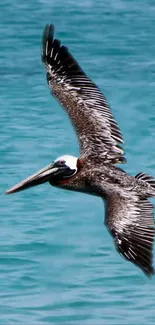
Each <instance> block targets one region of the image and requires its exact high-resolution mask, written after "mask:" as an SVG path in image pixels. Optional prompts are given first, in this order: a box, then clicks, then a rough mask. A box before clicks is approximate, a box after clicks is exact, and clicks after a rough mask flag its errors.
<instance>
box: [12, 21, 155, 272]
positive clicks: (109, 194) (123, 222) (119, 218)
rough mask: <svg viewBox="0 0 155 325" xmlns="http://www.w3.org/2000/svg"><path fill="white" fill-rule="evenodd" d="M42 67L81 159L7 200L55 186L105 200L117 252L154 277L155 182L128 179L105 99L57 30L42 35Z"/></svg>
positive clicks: (51, 170)
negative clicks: (36, 188) (30, 190)
mask: <svg viewBox="0 0 155 325" xmlns="http://www.w3.org/2000/svg"><path fill="white" fill-rule="evenodd" d="M42 62H43V64H44V66H45V70H46V76H47V82H48V85H49V88H50V91H51V93H52V95H53V96H54V97H55V98H56V99H57V100H58V101H59V103H60V104H61V105H62V106H63V107H64V108H65V110H66V112H67V114H68V116H69V118H70V120H71V122H72V124H73V126H74V129H75V131H76V134H77V137H78V140H79V145H80V157H79V158H77V157H74V156H71V155H63V156H61V157H59V158H57V159H56V160H55V161H54V162H53V163H51V164H50V165H48V166H47V167H45V168H43V169H41V170H39V171H38V172H37V173H35V174H33V175H32V176H30V177H28V178H26V179H25V180H24V181H22V182H20V183H19V184H17V185H15V186H13V187H12V188H10V189H9V190H7V191H6V193H7V194H11V193H15V192H18V191H22V190H25V189H27V188H29V187H32V186H36V185H39V184H42V183H45V182H47V181H48V182H49V183H50V184H51V185H52V186H57V187H61V188H63V189H67V190H73V191H78V192H83V193H87V194H91V195H95V196H99V197H101V198H102V199H103V200H104V201H105V225H106V227H107V229H108V231H109V232H110V234H111V235H112V237H113V239H114V244H115V247H116V250H117V251H118V252H119V253H120V254H121V255H122V256H123V257H124V258H125V259H126V260H128V261H130V262H132V263H134V264H135V265H137V266H138V267H139V268H140V269H141V270H142V271H143V272H144V273H145V274H146V275H147V276H151V275H153V274H154V272H155V270H154V267H153V243H154V234H155V225H154V219H153V205H152V203H151V202H150V201H149V200H148V198H150V197H155V179H154V178H153V177H152V176H150V175H147V174H145V173H143V172H141V173H139V174H137V175H136V176H131V175H128V174H127V173H126V172H125V171H124V170H122V169H121V168H119V167H117V166H116V164H118V163H124V162H125V161H126V160H125V157H124V151H123V148H122V144H123V142H124V141H123V136H122V133H121V131H120V129H119V127H118V124H117V122H116V121H115V119H114V116H113V114H112V111H111V109H110V107H109V105H108V103H107V100H106V98H105V97H104V95H103V94H102V92H101V91H100V89H99V88H98V87H97V86H96V84H95V83H94V82H93V81H92V80H91V79H89V78H88V77H87V75H86V74H85V72H84V71H83V70H82V69H81V67H80V66H79V64H78V63H77V61H76V60H75V59H74V57H73V56H72V55H71V53H70V52H69V50H68V48H67V47H66V46H63V45H61V43H60V41H59V40H58V39H56V38H54V26H53V25H47V26H46V27H45V30H44V33H43V51H42Z"/></svg>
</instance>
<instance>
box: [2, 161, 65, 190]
mask: <svg viewBox="0 0 155 325" xmlns="http://www.w3.org/2000/svg"><path fill="white" fill-rule="evenodd" d="M58 170H59V168H57V167H54V165H53V164H50V165H48V166H46V167H45V168H43V169H41V170H39V171H38V172H37V173H35V174H33V175H31V176H30V177H28V178H26V179H24V180H23V181H22V182H20V183H18V184H17V185H15V186H13V187H11V188H10V189H9V190H7V191H6V192H5V193H6V194H11V193H15V192H19V191H23V190H26V189H27V188H29V187H32V186H36V185H39V184H42V183H45V182H48V181H50V180H51V179H54V178H55V176H56V175H57V174H58V173H57V172H58Z"/></svg>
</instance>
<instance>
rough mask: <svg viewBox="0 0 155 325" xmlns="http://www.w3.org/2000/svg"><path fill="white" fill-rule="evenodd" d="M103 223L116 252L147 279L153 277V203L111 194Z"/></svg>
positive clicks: (154, 229) (154, 232)
mask: <svg viewBox="0 0 155 325" xmlns="http://www.w3.org/2000/svg"><path fill="white" fill-rule="evenodd" d="M105 224H106V226H107V227H108V230H109V232H110V233H111V235H112V236H113V238H114V242H115V246H116V249H117V251H118V252H119V253H120V254H121V255H122V256H123V257H124V258H126V259H127V260H129V261H130V262H132V263H134V264H135V265H137V266H138V267H140V268H141V269H142V271H143V272H144V273H145V274H146V275H147V276H151V275H153V274H154V268H153V243H154V236H155V227H154V220H153V205H152V203H151V202H149V201H148V200H147V199H140V198H138V197H136V196H133V197H131V199H127V198H122V197H121V196H119V195H112V196H110V197H108V199H107V211H106V218H105Z"/></svg>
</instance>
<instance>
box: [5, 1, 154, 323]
mask: <svg viewBox="0 0 155 325" xmlns="http://www.w3.org/2000/svg"><path fill="white" fill-rule="evenodd" d="M154 17H155V2H154V1H153V0H148V1H145V0H141V1H140V0H131V1H125V0H108V1H107V0H105V1H102V0H96V1H93V0H79V1H73V0H66V1H63V0H55V1H54V0H50V1H49V0H36V1H34V0H27V1H26V0H23V1H20V0H13V1H11V0H2V1H1V3H0V38H1V41H0V76H1V77H0V182H1V194H0V212H1V213H0V324H5V325H11V324H12V325H14V324H16V325H17V324H21V325H35V324H36V325H39V324H42V325H46V324H52V325H56V324H58V325H61V324H66V325H103V324H105V325H115V324H122V325H130V324H136V325H144V324H145V325H146V324H147V325H149V324H155V278H152V280H148V279H147V278H146V277H145V276H144V275H143V273H142V272H141V270H140V269H138V268H137V267H136V266H134V265H133V264H131V263H129V262H127V261H125V260H124V259H122V258H121V257H120V256H119V254H118V253H117V252H116V251H115V248H114V245H113V241H112V238H111V237H110V235H109V233H108V231H107V229H106V228H105V226H104V225H103V222H104V205H103V202H102V200H101V199H99V198H95V197H91V196H88V195H84V194H79V193H74V192H67V191H66V192H65V191H63V190H60V189H56V188H52V187H51V186H50V185H49V184H48V183H47V184H44V185H42V186H38V187H35V188H32V189H29V190H27V191H23V192H20V193H17V194H14V195H10V196H5V195H4V191H5V190H6V189H7V188H9V187H11V186H12V185H14V184H16V183H17V182H19V181H20V180H22V179H23V178H25V177H27V176H29V175H30V174H32V173H34V172H35V171H37V170H38V169H40V168H42V167H44V166H46V165H47V164H49V163H50V162H52V161H53V160H54V159H55V158H57V157H58V156H60V155H62V154H72V155H75V156H78V155H79V151H78V142H77V139H76V136H75V133H74V130H73V128H72V126H71V124H70V122H69V120H68V117H67V116H66V114H65V112H64V111H63V110H62V108H61V107H60V106H59V104H58V103H57V102H56V101H55V99H53V98H52V96H51V95H50V92H49V90H48V87H47V83H46V78H45V71H44V69H43V66H42V63H41V59H40V52H41V36H42V31H43V28H44V26H45V24H47V23H53V24H54V25H55V29H56V35H57V37H58V38H60V39H61V40H62V42H63V44H65V45H67V46H68V47H69V49H70V51H71V52H72V54H73V55H74V56H75V57H76V59H77V60H78V62H79V63H80V65H81V66H82V68H83V69H84V70H85V71H86V73H87V74H88V75H89V76H90V77H91V78H92V79H93V80H94V81H95V82H96V83H97V85H98V86H99V87H100V88H101V90H102V91H103V92H104V94H105V96H106V97H107V99H108V102H109V104H110V106H111V108H112V111H113V113H114V116H115V118H116V120H117V122H118V124H119V126H120V128H121V130H122V132H123V135H124V139H125V144H124V149H125V152H126V157H127V164H126V165H123V168H124V169H125V170H126V171H127V172H128V173H130V174H132V175H135V174H136V173H138V172H140V171H146V172H148V173H150V174H152V175H154V176H155V18H154ZM154 203H155V202H154Z"/></svg>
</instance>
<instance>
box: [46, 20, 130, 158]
mask: <svg viewBox="0 0 155 325" xmlns="http://www.w3.org/2000/svg"><path fill="white" fill-rule="evenodd" d="M42 61H43V63H44V64H45V68H46V71H47V81H48V84H49V88H50V90H51V92H52V94H53V95H54V96H55V97H56V98H57V100H58V101H59V102H60V103H61V104H62V105H63V106H64V108H65V110H66V111H67V113H68V115H69V117H70V119H71V121H72V123H73V125H74V127H75V130H76V133H77V135H78V138H79V143H80V149H81V155H82V156H87V157H88V156H92V155H93V156H97V157H98V156H100V157H102V158H103V159H104V160H105V161H108V162H112V163H116V162H123V161H125V159H124V157H123V149H122V148H121V147H120V146H119V144H120V143H123V138H122V134H121V131H120V129H119V127H118V125H117V123H116V121H115V119H114V117H113V115H112V112H111V110H110V107H109V105H108V103H107V101H106V99H105V97H104V96H103V94H102V93H101V91H100V90H99V88H98V87H97V86H96V85H95V84H94V83H93V82H92V81H91V80H90V79H89V78H88V77H87V76H86V74H85V73H84V72H83V70H82V69H81V68H80V66H79V65H78V63H77V62H76V60H75V59H74V58H73V56H72V55H71V54H70V53H69V51H68V49H67V47H65V46H62V45H61V44H60V41H59V40H57V39H54V27H53V25H47V26H46V28H45V31H44V35H43V53H42Z"/></svg>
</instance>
